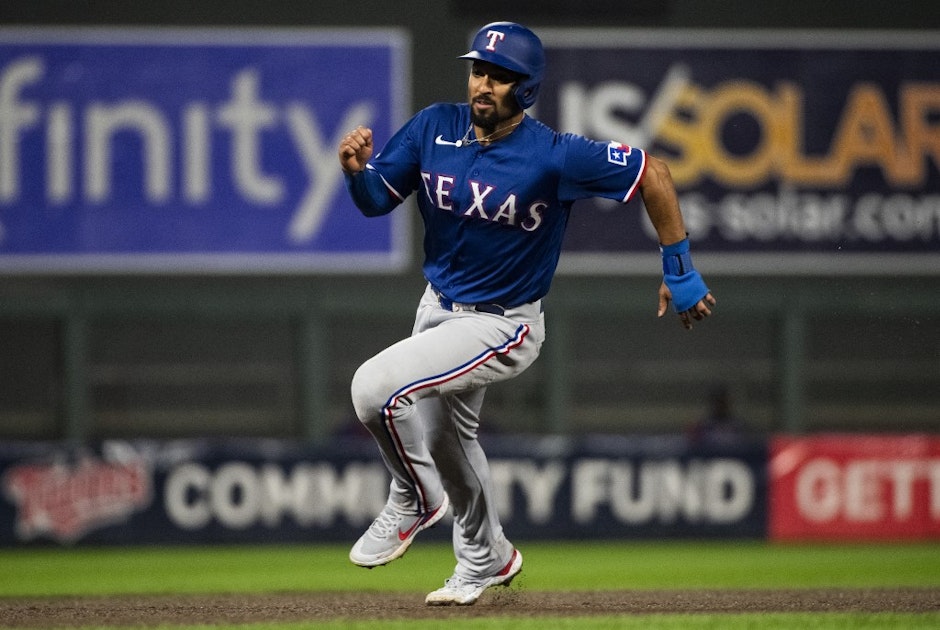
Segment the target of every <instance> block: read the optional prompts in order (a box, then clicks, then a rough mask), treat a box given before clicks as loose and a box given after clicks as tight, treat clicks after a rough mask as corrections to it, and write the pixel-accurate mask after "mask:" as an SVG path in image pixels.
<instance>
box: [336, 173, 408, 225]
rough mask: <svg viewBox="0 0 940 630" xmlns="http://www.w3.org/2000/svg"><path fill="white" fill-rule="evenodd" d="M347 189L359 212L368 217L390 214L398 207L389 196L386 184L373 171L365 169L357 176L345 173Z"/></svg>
mask: <svg viewBox="0 0 940 630" xmlns="http://www.w3.org/2000/svg"><path fill="white" fill-rule="evenodd" d="M344 179H345V180H346V189H347V190H348V191H349V195H350V196H351V197H352V200H353V202H354V203H355V204H356V207H357V208H359V211H360V212H362V214H364V215H366V216H367V217H377V216H381V215H383V214H388V213H389V212H391V211H392V209H393V208H394V207H395V206H396V205H398V204H397V202H396V201H395V199H394V198H393V197H392V196H391V195H390V194H389V192H388V189H387V188H386V187H385V182H383V181H382V178H381V177H380V176H379V174H378V173H376V172H375V171H373V170H370V169H365V170H363V171H361V172H359V173H356V174H350V173H344Z"/></svg>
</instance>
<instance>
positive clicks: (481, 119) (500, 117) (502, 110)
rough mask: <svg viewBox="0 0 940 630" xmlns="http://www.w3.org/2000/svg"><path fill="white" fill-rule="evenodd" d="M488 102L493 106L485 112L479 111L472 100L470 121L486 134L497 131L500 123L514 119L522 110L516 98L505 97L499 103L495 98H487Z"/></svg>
mask: <svg viewBox="0 0 940 630" xmlns="http://www.w3.org/2000/svg"><path fill="white" fill-rule="evenodd" d="M486 102H487V103H489V104H491V105H492V106H493V107H492V108H491V109H490V110H489V111H488V112H487V113H484V114H481V113H479V112H477V110H476V109H475V108H474V107H473V101H471V102H470V121H471V122H472V123H473V124H474V126H476V127H479V128H480V129H482V130H483V131H484V133H485V134H491V133H495V132H496V130H497V129H498V128H499V125H500V123H504V122H506V121H507V120H512V118H513V117H514V116H515V115H516V114H518V113H519V112H520V111H521V108H520V107H519V104H518V103H516V101H515V99H504V100H503V101H502V102H499V103H498V102H496V101H493V100H487V101H486Z"/></svg>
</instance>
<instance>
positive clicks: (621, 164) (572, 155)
mask: <svg viewBox="0 0 940 630" xmlns="http://www.w3.org/2000/svg"><path fill="white" fill-rule="evenodd" d="M566 139H567V149H566V153H565V164H564V168H563V169H562V173H561V180H560V184H559V189H558V196H559V198H560V199H562V200H565V201H575V200H577V199H585V198H588V197H605V198H607V199H615V200H617V201H622V202H624V203H626V202H627V201H630V199H631V198H632V197H633V195H634V194H635V193H636V191H637V189H638V188H639V186H640V181H641V180H642V179H643V173H644V172H645V170H646V152H645V151H643V150H642V149H637V148H634V147H630V146H628V145H626V144H623V143H620V142H608V143H606V144H605V143H603V142H597V141H594V140H589V139H588V138H584V137H582V136H577V135H573V134H567V135H566Z"/></svg>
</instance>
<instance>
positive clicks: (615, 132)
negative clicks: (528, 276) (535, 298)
mask: <svg viewBox="0 0 940 630" xmlns="http://www.w3.org/2000/svg"><path fill="white" fill-rule="evenodd" d="M540 35H542V39H543V41H544V43H545V45H546V55H547V68H548V69H547V74H546V79H545V81H544V82H543V84H542V88H541V92H540V97H539V102H538V111H537V113H536V115H537V116H538V117H539V118H540V119H541V120H543V121H544V122H546V123H547V124H549V125H550V126H552V127H554V128H556V129H558V130H560V131H564V132H575V133H580V134H584V135H587V136H589V137H593V138H595V139H597V140H601V141H615V142H618V143H619V142H622V143H625V144H627V145H630V146H633V147H638V148H642V149H646V150H648V151H649V153H650V154H651V155H654V156H656V157H659V158H662V159H663V160H664V161H666V162H667V164H668V165H669V167H670V170H671V172H672V177H673V180H674V182H675V185H676V189H677V191H678V193H679V201H680V205H681V207H682V209H683V213H684V215H685V219H686V228H687V229H688V231H689V233H690V236H691V238H692V242H693V248H694V250H695V252H696V253H695V259H696V262H697V263H698V265H699V267H700V268H701V269H702V271H703V272H705V273H714V272H725V273H735V274H741V273H768V272H769V273H779V272H783V273H807V274H824V275H831V274H851V273H876V274H880V273H887V274H897V273H903V274H940V256H937V252H938V251H940V145H938V142H937V138H938V137H940V124H938V110H940V37H938V36H937V33H922V34H911V33H905V34H891V33H886V32H881V33H864V34H852V33H844V32H842V33H835V32H803V31H760V32H746V31H734V32H729V31H704V30H703V31H694V30H689V31H648V32H641V31H632V30H627V31H625V30H598V29H544V31H542V32H540ZM645 214H646V213H645V212H644V209H643V206H642V202H641V200H640V195H637V196H636V198H635V201H634V202H631V203H630V204H628V206H627V207H626V208H624V207H623V206H621V205H619V204H615V203H613V202H611V203H606V202H601V201H585V202H581V203H579V204H575V207H574V211H573V213H572V217H571V220H570V222H569V228H568V233H567V239H566V242H565V246H566V254H565V256H563V257H562V264H561V267H560V269H561V270H562V271H563V272H565V271H567V272H588V273H593V272H613V273H633V272H637V273H655V271H656V269H658V266H657V261H656V259H657V256H656V252H657V248H656V245H657V243H656V240H657V239H656V233H655V230H653V228H652V225H651V224H650V223H649V221H648V219H646V217H645Z"/></svg>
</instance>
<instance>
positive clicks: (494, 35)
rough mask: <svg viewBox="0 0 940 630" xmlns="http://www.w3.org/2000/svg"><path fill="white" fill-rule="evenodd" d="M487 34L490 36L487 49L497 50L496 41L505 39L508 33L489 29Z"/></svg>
mask: <svg viewBox="0 0 940 630" xmlns="http://www.w3.org/2000/svg"><path fill="white" fill-rule="evenodd" d="M486 36H487V37H488V38H489V40H490V42H489V43H488V44H487V45H486V49H487V50H488V51H490V52H493V51H495V50H496V42H497V41H500V42H501V41H503V40H504V39H506V33H504V32H502V31H487V32H486Z"/></svg>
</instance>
